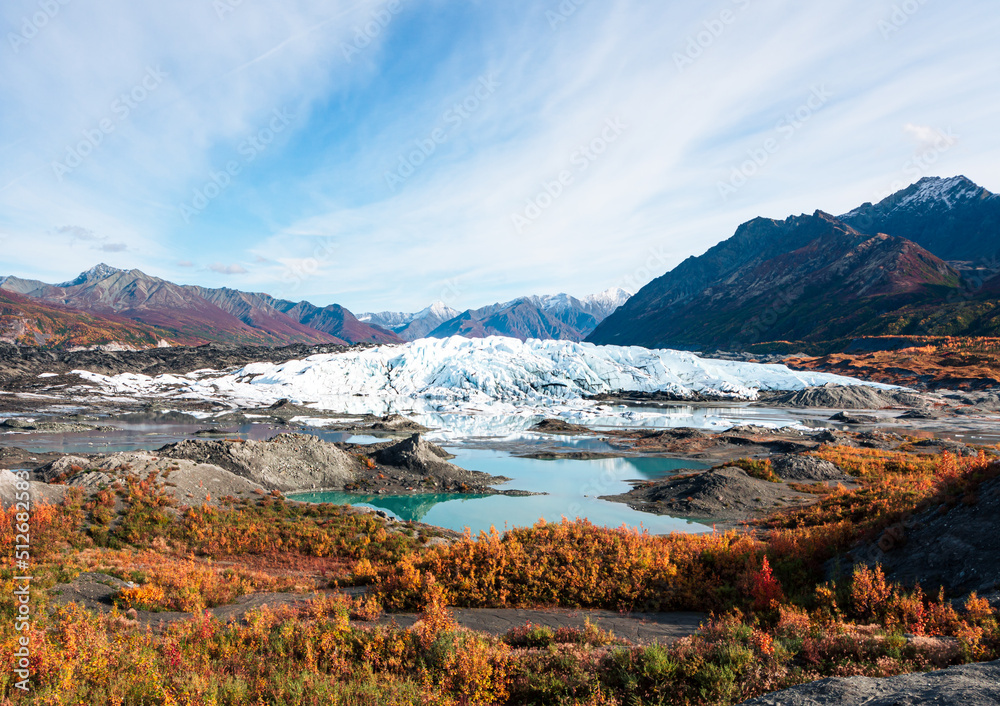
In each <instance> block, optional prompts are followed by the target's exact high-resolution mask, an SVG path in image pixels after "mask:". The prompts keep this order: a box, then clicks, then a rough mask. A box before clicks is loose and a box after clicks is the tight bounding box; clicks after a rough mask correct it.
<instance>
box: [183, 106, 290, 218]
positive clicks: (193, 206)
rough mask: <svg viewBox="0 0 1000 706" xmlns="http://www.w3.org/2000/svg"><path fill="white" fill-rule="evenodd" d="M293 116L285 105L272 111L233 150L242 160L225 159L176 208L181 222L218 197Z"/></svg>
mask: <svg viewBox="0 0 1000 706" xmlns="http://www.w3.org/2000/svg"><path fill="white" fill-rule="evenodd" d="M294 117H295V116H294V115H292V114H291V113H290V112H289V111H288V110H287V109H286V108H282V109H281V110H277V109H275V110H273V111H272V112H271V119H270V121H269V122H268V123H267V125H265V126H264V127H262V128H260V129H259V130H257V131H255V132H254V133H253V134H251V135H249V136H247V137H246V138H245V139H244V140H243V141H241V142H240V143H239V145H238V146H237V148H236V152H237V154H239V155H240V156H241V157H242V158H243V160H242V161H240V160H236V159H231V160H229V161H228V162H226V165H225V167H224V168H222V169H220V170H218V171H216V170H212V171H210V172H209V173H208V179H207V180H206V181H205V183H203V184H202V185H201V186H200V187H198V188H196V189H195V190H194V193H193V195H192V197H191V200H190V201H189V202H185V203H181V204H180V205H179V206H178V207H177V210H178V211H180V214H181V218H183V219H184V222H185V223H191V219H192V218H193V217H195V216H197V215H199V214H200V213H201V212H202V211H204V210H205V209H206V208H208V205H209V204H210V203H211V202H212V201H213V200H214V199H217V198H218V197H219V196H221V195H222V192H224V191H225V190H226V189H228V188H229V186H230V185H231V184H232V183H233V179H234V178H235V177H237V176H239V175H240V173H241V172H242V171H243V168H244V167H246V166H247V165H249V164H251V163H252V162H253V161H254V160H255V159H257V157H259V156H260V155H261V153H263V152H264V150H266V149H267V148H268V146H269V145H270V144H271V143H272V142H274V140H275V139H276V138H277V136H278V135H279V134H281V133H282V132H284V131H285V130H287V129H288V126H289V125H291V124H292V120H293V119H294Z"/></svg>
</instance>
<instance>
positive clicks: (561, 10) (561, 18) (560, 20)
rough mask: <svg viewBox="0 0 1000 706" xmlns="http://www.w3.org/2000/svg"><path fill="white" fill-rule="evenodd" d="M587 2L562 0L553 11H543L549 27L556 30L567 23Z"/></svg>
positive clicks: (583, 0) (585, 0)
mask: <svg viewBox="0 0 1000 706" xmlns="http://www.w3.org/2000/svg"><path fill="white" fill-rule="evenodd" d="M585 2H587V0H562V2H560V3H559V4H558V5H557V6H556V7H555V9H553V10H546V11H545V19H546V20H548V22H549V27H550V28H552V29H556V28H557V27H559V26H560V25H562V24H564V23H565V22H568V21H569V18H570V17H572V16H573V15H575V14H576V11H577V10H579V9H580V6H581V5H583V4H584V3H585Z"/></svg>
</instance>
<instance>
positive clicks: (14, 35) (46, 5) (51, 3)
mask: <svg viewBox="0 0 1000 706" xmlns="http://www.w3.org/2000/svg"><path fill="white" fill-rule="evenodd" d="M70 2H72V0H38V11H37V12H34V13H32V14H31V15H25V16H24V17H22V18H21V24H20V26H19V27H18V29H19V31H18V32H8V33H7V42H8V43H9V44H10V48H11V50H13V52H14V53H15V54H17V53H18V52H20V51H21V47H23V46H25V45H26V44H28V43H29V42H31V41H32V40H33V39H34V38H35V37H37V36H38V35H39V34H40V33H41V31H42V30H43V29H45V28H46V27H48V26H49V22H51V21H52V20H53V19H55V17H56V15H58V14H59V13H60V12H62V9H63V7H65V6H66V5H69V4H70Z"/></svg>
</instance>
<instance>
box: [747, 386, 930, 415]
mask: <svg viewBox="0 0 1000 706" xmlns="http://www.w3.org/2000/svg"><path fill="white" fill-rule="evenodd" d="M761 402H763V403H765V404H767V405H769V406H774V407H824V408H829V409H885V408H886V407H925V406H927V404H928V402H927V400H925V399H924V398H923V397H922V396H920V395H918V394H917V393H915V392H910V391H908V390H882V389H879V388H875V387H867V386H865V385H824V386H823V387H807V388H806V389H804V390H799V391H798V392H784V393H778V394H770V395H764V396H761Z"/></svg>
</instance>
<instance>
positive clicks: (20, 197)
mask: <svg viewBox="0 0 1000 706" xmlns="http://www.w3.org/2000/svg"><path fill="white" fill-rule="evenodd" d="M0 26H2V27H3V34H4V36H3V38H2V40H3V41H2V46H0V95H2V96H3V98H2V101H0V242H2V248H3V250H2V253H3V254H2V255H0V274H17V275H20V276H24V277H35V278H39V279H43V280H46V281H62V280H66V279H69V278H71V277H72V276H74V275H75V274H76V273H78V272H79V271H81V270H83V269H86V268H87V267H90V266H91V265H93V264H95V263H97V262H100V261H104V262H107V263H108V264H111V265H114V266H117V267H138V268H140V269H142V270H144V271H146V272H148V273H150V274H154V275H157V276H161V277H165V278H167V279H171V280H174V281H178V282H182V283H191V284H201V285H205V286H229V287H235V288H239V289H245V290H252V291H267V292H270V293H273V294H276V295H279V296H283V297H286V298H290V299H296V300H297V299H309V300H310V301H313V302H314V303H317V304H328V303H331V302H338V303H341V304H343V305H345V306H347V307H348V308H350V309H352V310H354V311H358V312H360V311H368V310H382V309H395V310H417V309H420V308H422V307H423V306H425V305H426V304H428V303H430V302H431V301H434V300H439V299H440V300H444V301H445V302H446V303H448V304H449V305H451V306H453V307H455V308H458V309H462V308H467V307H473V306H481V305H483V304H486V303H491V302H493V301H498V300H506V299H510V298H513V297H515V296H518V295H523V294H544V293H555V292H560V291H565V292H569V293H571V294H574V295H577V296H582V295H584V294H588V293H592V292H596V291H600V290H603V289H606V288H608V287H613V286H623V287H626V288H630V289H633V290H634V289H635V288H637V287H638V286H641V285H642V284H644V283H645V282H647V281H648V280H649V279H651V278H652V277H655V276H658V275H659V274H662V273H663V272H664V271H666V270H668V269H670V268H671V267H673V266H674V265H676V264H677V263H678V262H680V261H681V260H683V259H684V258H685V257H688V256H690V255H697V254H700V253H701V252H703V251H704V250H706V249H707V248H708V247H710V246H711V245H713V244H715V243H716V242H718V241H720V240H723V239H725V238H727V237H729V236H730V235H731V234H732V233H733V231H734V230H735V228H736V226H737V225H738V224H739V223H741V222H743V221H745V220H748V219H750V218H753V217H755V216H758V215H764V216H769V217H776V218H784V217H786V216H787V215H790V214H795V213H801V212H811V211H813V210H815V209H817V208H821V209H823V210H826V211H830V212H833V213H841V212H844V211H847V210H850V209H851V208H853V207H855V206H857V205H859V204H860V203H862V202H864V201H869V200H877V199H878V198H881V197H882V196H884V195H886V194H888V193H889V192H891V191H893V190H895V189H898V188H902V187H903V186H905V185H906V184H909V183H912V182H913V181H916V180H917V179H918V178H920V177H922V176H933V175H940V176H950V175H955V174H965V175H966V176H968V177H969V178H971V179H973V180H974V181H976V182H977V183H979V184H981V185H983V186H985V187H986V188H988V189H991V190H993V191H997V190H1000V131H998V130H997V129H996V126H997V116H998V114H1000V72H998V70H997V69H998V67H1000V42H997V41H996V37H997V36H1000V8H998V7H997V6H996V3H992V2H988V1H986V0H983V1H977V0H955V1H953V2H950V3H944V2H942V1H941V0H923V2H921V0H906V1H905V2H898V1H897V0H892V1H886V2H883V1H881V0H874V1H872V0H863V1H860V0H858V1H856V0H842V1H840V2H837V3H802V2H790V1H785V0H721V1H718V2H706V3H697V4H695V3H682V2H674V1H668V0H655V1H653V0H650V1H648V2H647V1H631V0H621V1H605V2H597V0H553V1H551V2H541V1H537V2H522V1H520V0H508V1H506V2H503V3H496V2H479V1H477V0H465V1H464V2H459V1H448V0H426V1H425V0H398V1H396V2H390V3H386V2H331V1H326V2H312V1H308V0H298V1H296V0H289V1H286V2H276V1H271V0H174V1H173V2H171V3H169V4H167V3H163V4H159V3H157V4H153V3H142V4H140V3H134V2H125V1H124V0H105V1H103V2H101V3H96V2H94V0H9V1H8V2H5V3H3V5H2V7H0Z"/></svg>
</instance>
